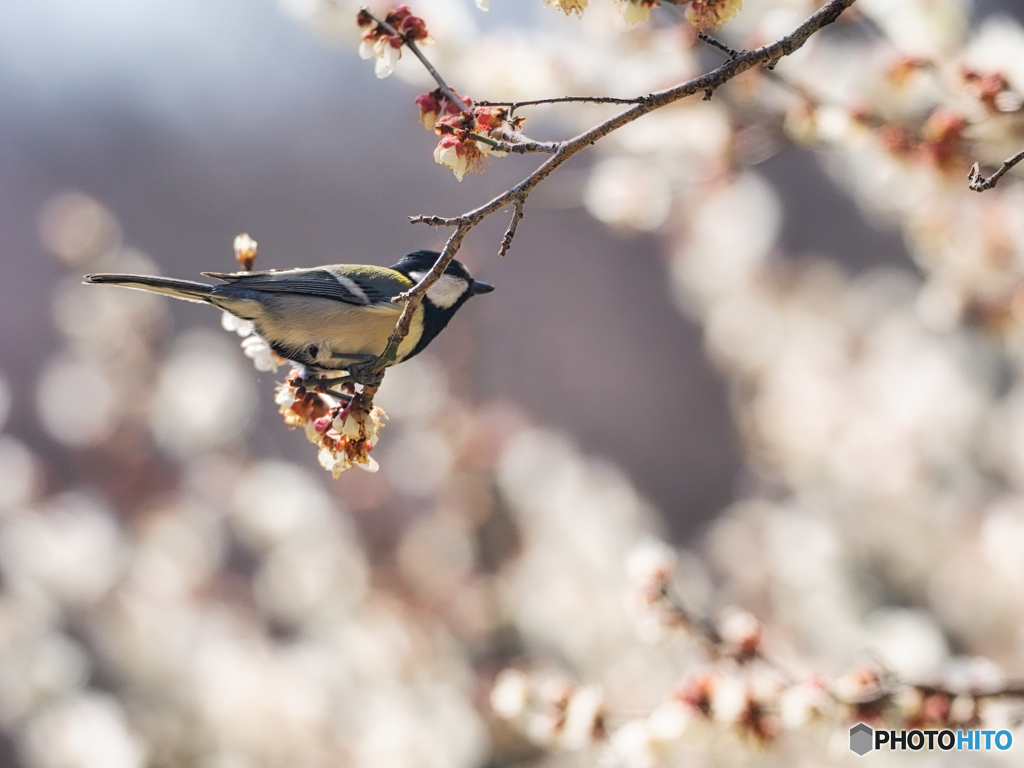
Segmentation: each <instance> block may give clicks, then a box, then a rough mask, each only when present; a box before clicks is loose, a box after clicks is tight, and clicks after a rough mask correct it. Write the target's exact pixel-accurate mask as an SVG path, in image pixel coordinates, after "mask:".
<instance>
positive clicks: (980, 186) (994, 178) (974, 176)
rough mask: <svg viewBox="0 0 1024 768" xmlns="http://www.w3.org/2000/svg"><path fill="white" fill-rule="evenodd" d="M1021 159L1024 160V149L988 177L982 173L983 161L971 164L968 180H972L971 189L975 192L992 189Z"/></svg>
mask: <svg viewBox="0 0 1024 768" xmlns="http://www.w3.org/2000/svg"><path fill="white" fill-rule="evenodd" d="M1021 160H1024V149H1022V150H1021V151H1020V152H1018V153H1017V154H1016V155H1014V156H1013V157H1011V158H1009V159H1008V160H1005V161H1004V162H1003V164H1002V165H1001V166H1000V167H999V170H997V171H996V172H995V173H993V174H992V175H991V176H989V177H988V178H987V179H986V178H985V177H984V176H982V175H981V163H975V164H974V165H973V166H971V172H970V173H969V174H968V175H967V178H968V180H969V181H970V182H971V189H973V190H974V191H975V192H984V191H985V190H986V189H992V187H994V186H995V185H996V184H998V183H999V180H1000V179H1001V178H1003V176H1004V175H1005V174H1006V172H1007V171H1009V170H1010V169H1011V168H1013V166H1015V165H1016V164H1017V163H1019V162H1020V161H1021Z"/></svg>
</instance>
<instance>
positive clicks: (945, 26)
mask: <svg viewBox="0 0 1024 768" xmlns="http://www.w3.org/2000/svg"><path fill="white" fill-rule="evenodd" d="M969 10H970V5H969V3H968V2H967V0H908V2H903V3H897V4H895V5H894V4H892V3H889V2H887V0H867V2H865V3H864V12H865V13H867V14H868V16H869V17H870V18H871V19H872V21H874V22H875V23H876V24H878V25H879V26H880V27H882V29H883V30H885V32H886V34H887V35H888V36H889V38H890V39H891V40H892V42H893V44H894V45H896V46H897V47H898V49H899V50H900V51H902V52H904V53H907V54H913V55H918V56H933V57H942V56H944V55H948V54H949V53H950V52H951V51H953V50H955V49H956V48H957V47H958V45H959V44H960V42H961V40H962V39H963V37H964V33H965V32H966V31H967V29H969V24H968V20H969V16H968V14H969Z"/></svg>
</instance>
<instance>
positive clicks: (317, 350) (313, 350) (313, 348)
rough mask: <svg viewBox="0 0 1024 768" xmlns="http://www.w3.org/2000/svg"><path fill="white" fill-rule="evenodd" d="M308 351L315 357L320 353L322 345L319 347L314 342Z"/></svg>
mask: <svg viewBox="0 0 1024 768" xmlns="http://www.w3.org/2000/svg"><path fill="white" fill-rule="evenodd" d="M308 352H309V356H310V357H312V358H315V357H316V356H317V355H318V354H320V347H318V346H317V345H316V344H312V345H311V346H310V347H309V350H308Z"/></svg>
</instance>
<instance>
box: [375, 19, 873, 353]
mask: <svg viewBox="0 0 1024 768" xmlns="http://www.w3.org/2000/svg"><path fill="white" fill-rule="evenodd" d="M854 2H856V0H829V2H828V3H826V4H825V5H823V6H822V7H821V8H819V9H818V10H817V11H816V12H815V13H814V14H812V15H811V16H810V17H808V19H807V20H806V21H804V22H803V23H802V24H801V25H800V26H799V27H797V28H796V29H795V30H793V32H792V33H790V34H789V35H787V36H785V37H783V38H781V39H779V40H777V41H776V42H774V43H771V44H770V45H765V46H762V47H761V48H756V49H754V50H752V51H744V52H742V53H738V54H737V55H736V56H735V57H734V58H731V59H730V60H729V61H727V62H725V63H724V64H722V65H721V66H720V67H718V68H717V69H714V70H712V71H711V72H708V73H707V74H704V75H701V76H699V77H695V78H693V79H692V80H688V81H687V82H685V83H681V84H679V85H676V86H674V87H672V88H668V89H666V90H663V91H658V92H656V93H652V94H650V95H648V96H640V97H637V98H636V99H633V100H628V101H626V102H625V103H629V104H634V106H633V107H632V108H631V109H627V110H626V111H625V112H621V113H619V114H618V115H616V116H615V117H612V118H610V119H609V120H606V121H605V122H603V123H601V124H599V125H597V126H594V127H593V128H591V129H589V130H587V131H584V132H583V133H581V134H579V135H578V136H576V137H574V138H572V139H568V140H566V141H563V142H560V143H558V142H556V143H551V144H539V143H537V142H531V143H529V144H524V145H518V144H515V143H510V142H501V144H500V145H499V148H500V149H501V150H502V151H510V152H517V151H519V152H522V153H525V152H531V151H532V152H541V151H544V152H547V151H552V152H553V154H552V155H551V157H550V158H548V159H547V160H545V161H544V162H543V163H542V164H541V165H540V166H539V167H538V168H537V169H536V170H535V171H533V173H531V174H530V175H529V176H527V177H526V178H525V179H523V180H522V181H520V182H519V183H518V184H516V185H515V186H513V187H512V188H511V189H509V190H508V191H506V192H504V193H502V194H500V195H498V196H497V197H495V198H493V199H492V200H490V201H489V202H487V203H484V204H483V205H481V206H479V207H477V208H474V209H473V210H471V211H468V212H466V213H464V214H462V215H461V216H454V217H441V216H412V217H410V219H409V220H410V222H412V223H414V224H426V225H428V226H433V227H455V231H454V232H453V233H452V234H451V236H450V237H449V238H448V242H447V243H445V247H444V250H443V251H442V252H441V255H440V257H439V258H438V260H437V262H436V263H435V264H434V266H433V268H432V269H431V270H430V272H428V273H427V274H426V275H425V276H424V277H423V279H422V280H420V281H419V282H418V283H417V284H416V285H415V286H413V287H412V288H411V289H409V290H408V291H405V292H403V293H402V294H400V295H399V296H396V297H395V298H394V299H392V301H394V302H396V303H397V302H404V303H405V309H404V310H403V312H402V315H401V317H400V318H399V321H398V324H397V325H396V326H395V330H394V332H393V333H392V334H391V337H390V339H389V340H388V346H387V349H386V350H385V352H384V354H382V355H381V356H380V358H378V360H377V361H376V362H375V363H374V364H373V369H374V370H375V371H376V372H380V371H383V369H384V368H385V367H386V366H387V365H388V364H389V363H390V362H393V361H394V359H395V356H396V354H397V350H398V345H399V344H401V342H402V340H403V339H404V338H405V336H406V335H407V334H408V332H409V325H410V323H411V322H412V315H413V312H414V311H415V309H416V307H417V306H418V304H419V302H420V300H421V299H422V297H423V295H424V294H425V293H426V292H427V290H428V289H429V288H430V287H431V286H432V285H433V284H434V283H435V282H437V281H438V280H439V279H440V277H441V275H443V274H444V271H445V269H447V268H448V265H449V264H450V263H451V261H452V259H454V258H455V254H456V253H457V252H458V249H459V246H460V245H461V244H462V240H463V238H465V236H466V234H467V233H468V232H469V231H470V230H471V229H472V228H473V227H475V226H476V225H477V224H479V223H480V222H481V221H483V220H484V219H485V218H487V217H488V216H490V215H491V214H492V213H495V212H496V211H499V210H501V209H503V208H505V207H507V206H508V205H510V204H511V205H514V206H515V214H514V215H513V223H512V224H511V225H510V226H509V228H508V230H507V231H506V232H505V236H504V237H503V238H502V243H501V249H500V251H499V252H500V253H501V254H502V255H504V254H505V253H507V252H508V249H509V247H510V246H511V244H512V238H513V236H514V235H515V228H516V224H518V221H519V219H521V218H522V213H521V212H522V207H523V205H524V204H525V203H526V198H527V197H528V196H529V195H530V193H531V192H532V191H533V190H534V188H535V187H536V186H537V185H538V184H540V183H541V182H542V181H544V179H546V178H547V177H548V176H550V175H551V173H552V172H553V171H554V170H555V169H556V168H558V167H559V166H560V165H562V163H564V162H565V161H566V160H568V159H569V158H570V157H572V156H573V155H575V154H576V153H578V152H580V151H581V150H583V149H585V148H586V147H589V146H591V145H592V144H594V143H595V142H597V141H598V140H599V139H602V138H604V137H605V136H607V135H608V134H609V133H611V132H612V131H615V130H617V129H619V128H621V127H622V126H624V125H628V124H629V123H632V122H633V121H635V120H638V119H639V118H641V117H643V116H644V115H646V114H648V113H649V112H653V111H654V110H656V109H660V108H662V107H664V106H667V105H669V104H673V103H675V102H677V101H679V100H680V99H684V98H686V97H687V96H693V95H694V94H697V93H704V94H705V98H706V97H707V94H710V93H713V92H714V90H715V89H716V88H719V87H720V86H722V85H724V84H725V83H727V82H728V81H729V80H732V79H733V78H735V77H737V76H738V75H740V74H742V73H743V72H746V71H747V70H748V69H751V68H753V67H756V66H758V65H760V64H764V65H765V66H767V67H768V68H772V67H773V66H774V65H775V63H777V62H778V61H779V60H780V59H781V58H782V57H784V56H788V55H790V54H792V53H793V52H795V51H797V50H799V49H800V47H801V46H803V44H804V43H806V42H807V40H808V39H809V38H810V37H811V35H813V34H814V33H815V32H817V31H818V30H820V29H821V28H822V27H825V26H828V25H829V24H831V23H833V22H834V21H835V20H836V19H838V18H839V16H840V14H842V13H843V11H845V10H846V9H847V8H849V7H850V6H851V5H853V4H854ZM378 23H379V22H378ZM410 47H411V48H412V50H413V52H414V53H416V55H417V56H419V58H420V60H421V61H424V62H425V65H426V66H427V68H428V71H430V72H431V74H432V75H434V79H435V80H437V82H438V84H439V85H441V86H442V89H444V88H447V85H446V84H444V80H443V79H442V78H441V77H440V75H438V74H436V72H435V71H434V69H433V67H431V66H429V64H426V60H425V58H424V57H423V56H422V54H420V53H418V52H417V51H416V49H415V48H414V47H412V46H411V45H410ZM448 91H451V89H448ZM445 95H446V96H447V95H448V93H447V92H445ZM452 96H453V97H454V92H452ZM455 98H456V99H457V97H455ZM562 100H564V101H577V100H586V101H590V100H591V99H590V98H589V97H587V98H578V97H566V98H565V99H562ZM554 101H558V100H557V99H556V100H548V99H542V100H538V101H536V102H517V103H518V104H520V105H522V104H526V103H553V102H554ZM458 103H460V104H461V101H460V102H458ZM479 103H480V104H501V102H479ZM505 103H512V102H505ZM607 103H621V102H617V101H615V100H609V101H608V102H607ZM517 147H520V149H518V150H517ZM541 147H543V149H542V148H541Z"/></svg>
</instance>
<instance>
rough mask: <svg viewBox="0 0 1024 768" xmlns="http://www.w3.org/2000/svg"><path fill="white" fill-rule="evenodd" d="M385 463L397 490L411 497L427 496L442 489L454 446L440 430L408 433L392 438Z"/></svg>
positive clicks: (420, 430) (388, 444)
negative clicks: (440, 485) (440, 486)
mask: <svg viewBox="0 0 1024 768" xmlns="http://www.w3.org/2000/svg"><path fill="white" fill-rule="evenodd" d="M381 449H382V450H383V451H386V452H385V454H384V456H385V458H383V459H381V461H383V462H384V463H385V464H386V466H387V467H388V473H389V475H390V476H391V481H392V483H394V485H395V487H396V488H398V489H399V490H400V491H402V492H403V493H407V494H409V495H410V496H426V495H427V494H430V493H432V492H433V491H435V490H436V489H437V488H438V485H439V484H440V482H441V480H442V478H444V476H445V474H446V472H447V470H448V468H449V463H450V462H451V459H452V450H451V445H450V443H449V442H448V440H447V439H446V437H445V435H444V434H442V433H441V432H439V431H436V430H425V429H407V430H404V431H403V432H402V433H400V434H397V435H391V436H390V437H389V439H388V442H387V443H386V445H384V446H381Z"/></svg>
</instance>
